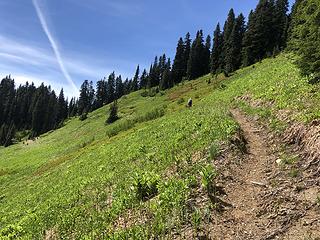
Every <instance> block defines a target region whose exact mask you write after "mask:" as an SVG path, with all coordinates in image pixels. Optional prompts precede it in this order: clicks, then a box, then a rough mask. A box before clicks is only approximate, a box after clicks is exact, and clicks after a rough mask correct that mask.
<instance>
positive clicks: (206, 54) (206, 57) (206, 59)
mask: <svg viewBox="0 0 320 240" xmlns="http://www.w3.org/2000/svg"><path fill="white" fill-rule="evenodd" d="M210 49H211V37H210V35H208V36H207V38H206V44H205V47H204V49H203V57H202V58H203V60H202V63H203V66H202V69H203V74H208V73H209V72H210V54H211V52H210Z"/></svg>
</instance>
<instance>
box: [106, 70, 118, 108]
mask: <svg viewBox="0 0 320 240" xmlns="http://www.w3.org/2000/svg"><path fill="white" fill-rule="evenodd" d="M115 92H116V76H115V73H114V72H112V73H111V74H110V75H109V77H108V82H107V103H111V102H113V101H114V100H115V99H116V96H115Z"/></svg>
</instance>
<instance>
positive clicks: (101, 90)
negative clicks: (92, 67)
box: [95, 79, 108, 109]
mask: <svg viewBox="0 0 320 240" xmlns="http://www.w3.org/2000/svg"><path fill="white" fill-rule="evenodd" d="M96 89H97V90H96V102H95V108H96V109H97V108H101V107H102V106H103V105H104V104H106V103H107V99H108V96H107V82H106V81H105V79H101V80H99V81H98V82H97V88H96Z"/></svg>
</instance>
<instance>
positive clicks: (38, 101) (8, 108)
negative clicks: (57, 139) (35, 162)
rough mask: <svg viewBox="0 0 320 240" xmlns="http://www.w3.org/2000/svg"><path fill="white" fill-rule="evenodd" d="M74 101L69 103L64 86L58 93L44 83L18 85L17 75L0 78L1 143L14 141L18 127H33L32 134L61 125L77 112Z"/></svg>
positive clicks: (34, 135) (31, 135) (38, 133)
mask: <svg viewBox="0 0 320 240" xmlns="http://www.w3.org/2000/svg"><path fill="white" fill-rule="evenodd" d="M73 105H75V104H73V101H71V102H70V104H68V100H66V99H65V97H64V92H63V89H61V91H60V93H59V95H58V96H57V95H56V93H55V91H54V90H52V89H51V87H50V86H45V85H44V84H43V83H42V84H41V85H40V86H39V87H35V85H34V84H33V83H31V84H29V83H28V82H27V83H26V84H25V85H20V86H19V87H18V88H15V83H14V79H12V78H11V76H6V77H5V78H4V79H2V81H1V82H0V145H3V146H8V145H10V144H12V141H13V140H12V139H13V137H14V136H15V133H16V131H23V130H31V131H30V133H29V134H30V137H36V136H38V135H40V134H42V133H45V132H47V131H49V130H52V129H55V128H57V127H59V126H60V125H61V124H62V123H63V121H64V120H65V119H66V118H67V117H70V116H73V115H74V114H75V112H74V109H73V108H74V106H73Z"/></svg>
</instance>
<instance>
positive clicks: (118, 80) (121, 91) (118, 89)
mask: <svg viewBox="0 0 320 240" xmlns="http://www.w3.org/2000/svg"><path fill="white" fill-rule="evenodd" d="M115 95H116V99H119V98H121V97H122V96H123V95H124V86H123V82H122V77H121V75H119V76H118V77H117V78H116V93H115Z"/></svg>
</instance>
